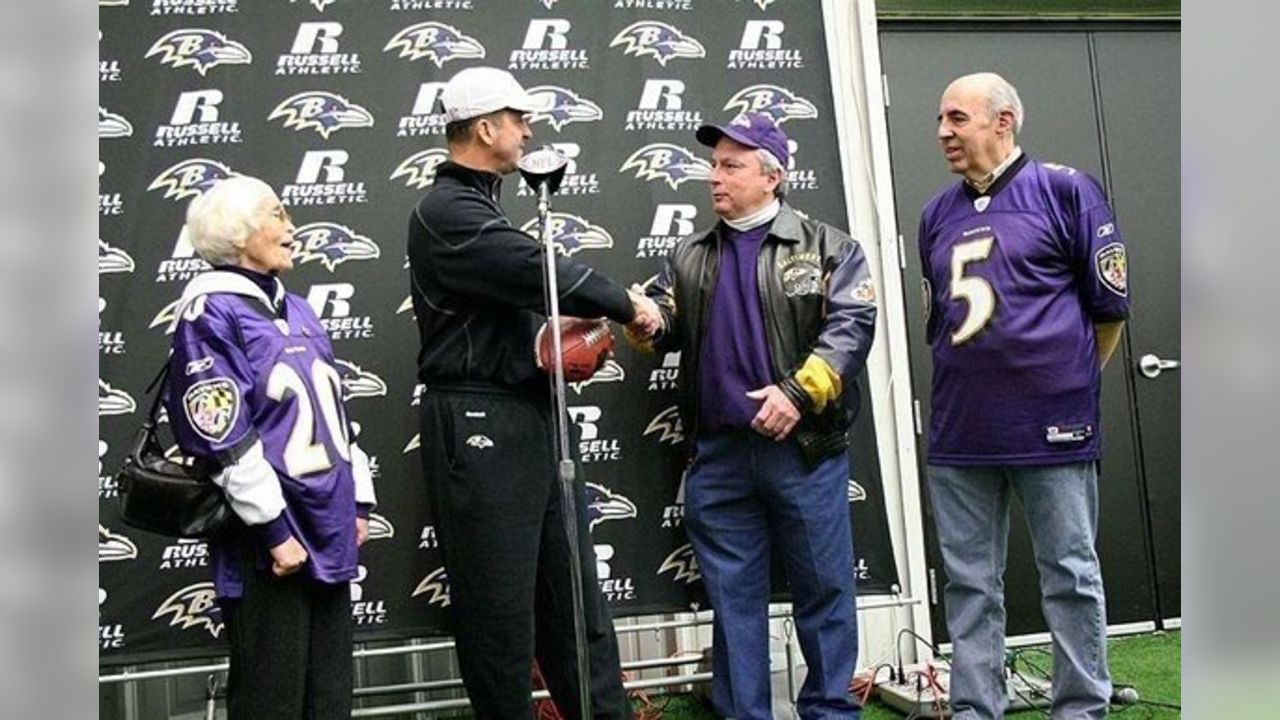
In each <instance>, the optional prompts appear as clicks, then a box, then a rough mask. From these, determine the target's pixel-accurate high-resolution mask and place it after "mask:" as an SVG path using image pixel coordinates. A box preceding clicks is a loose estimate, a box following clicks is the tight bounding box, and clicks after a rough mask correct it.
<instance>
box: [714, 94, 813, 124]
mask: <svg viewBox="0 0 1280 720" xmlns="http://www.w3.org/2000/svg"><path fill="white" fill-rule="evenodd" d="M724 109H725V110H729V111H733V112H736V113H739V114H740V113H748V112H758V113H764V114H765V115H768V116H769V117H770V118H772V119H773V121H774V122H775V123H777V124H778V125H781V124H782V123H784V122H786V121H788V120H812V119H813V118H816V117H818V109H817V108H816V107H814V105H813V103H811V102H809V101H808V100H806V99H804V98H802V97H800V96H799V95H797V94H796V93H793V92H791V91H790V90H788V89H786V88H784V87H779V86H777V85H769V84H760V85H751V86H750V87H745V88H743V89H741V90H739V91H738V92H737V93H735V94H734V96H733V97H731V98H729V101H728V102H726V103H725V105H724Z"/></svg>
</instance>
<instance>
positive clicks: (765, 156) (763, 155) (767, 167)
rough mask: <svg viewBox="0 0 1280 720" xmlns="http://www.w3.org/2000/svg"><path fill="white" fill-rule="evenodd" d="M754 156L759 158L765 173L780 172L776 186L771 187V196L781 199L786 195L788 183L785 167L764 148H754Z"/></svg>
mask: <svg viewBox="0 0 1280 720" xmlns="http://www.w3.org/2000/svg"><path fill="white" fill-rule="evenodd" d="M756 157H758V158H760V169H761V170H763V171H764V174H765V175H768V174H769V173H771V172H773V171H774V170H777V171H778V172H781V173H782V179H781V180H779V181H778V186H777V187H775V188H774V189H773V196H774V197H776V198H778V199H779V200H781V199H782V198H784V197H786V196H787V190H788V189H789V183H788V182H787V169H786V168H784V167H782V163H781V162H778V158H776V157H774V156H773V153H771V152H769V151H768V150H765V149H764V148H756Z"/></svg>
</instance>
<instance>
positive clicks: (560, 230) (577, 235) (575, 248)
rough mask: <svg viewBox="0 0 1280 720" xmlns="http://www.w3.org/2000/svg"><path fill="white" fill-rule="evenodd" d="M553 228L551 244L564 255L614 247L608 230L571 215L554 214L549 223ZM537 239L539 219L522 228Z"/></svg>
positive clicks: (532, 220) (551, 215)
mask: <svg viewBox="0 0 1280 720" xmlns="http://www.w3.org/2000/svg"><path fill="white" fill-rule="evenodd" d="M547 222H548V223H549V225H550V227H551V242H552V243H554V244H555V246H556V249H557V250H559V251H560V254H562V255H574V254H576V253H578V252H579V251H581V250H604V249H608V248H611V247H613V236H612V235H610V234H609V231H608V230H605V229H604V228H602V227H600V226H599V225H593V224H592V223H591V221H590V220H587V219H586V218H584V217H580V216H578V215H571V214H569V213H561V212H553V213H551V214H550V217H549V218H548V221H547ZM520 230H521V231H523V232H526V233H528V234H529V235H531V236H533V237H534V238H535V239H536V238H537V233H538V219H537V218H533V219H531V220H529V222H527V223H525V224H524V225H523V226H521V228H520Z"/></svg>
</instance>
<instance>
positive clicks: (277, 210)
mask: <svg viewBox="0 0 1280 720" xmlns="http://www.w3.org/2000/svg"><path fill="white" fill-rule="evenodd" d="M271 217H273V218H275V219H276V220H279V221H280V222H281V223H283V224H285V225H291V224H292V223H293V218H291V217H289V211H288V210H285V209H284V206H283V205H277V206H276V207H274V208H272V209H271Z"/></svg>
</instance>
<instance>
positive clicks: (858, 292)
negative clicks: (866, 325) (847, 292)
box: [851, 278, 876, 305]
mask: <svg viewBox="0 0 1280 720" xmlns="http://www.w3.org/2000/svg"><path fill="white" fill-rule="evenodd" d="M851 294H852V295H853V299H854V300H857V301H858V302H864V303H868V304H870V305H875V304H876V286H875V283H873V282H871V279H870V278H868V279H866V280H863V281H862V282H860V283H858V284H857V285H855V286H854V287H853V292H852V293H851Z"/></svg>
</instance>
